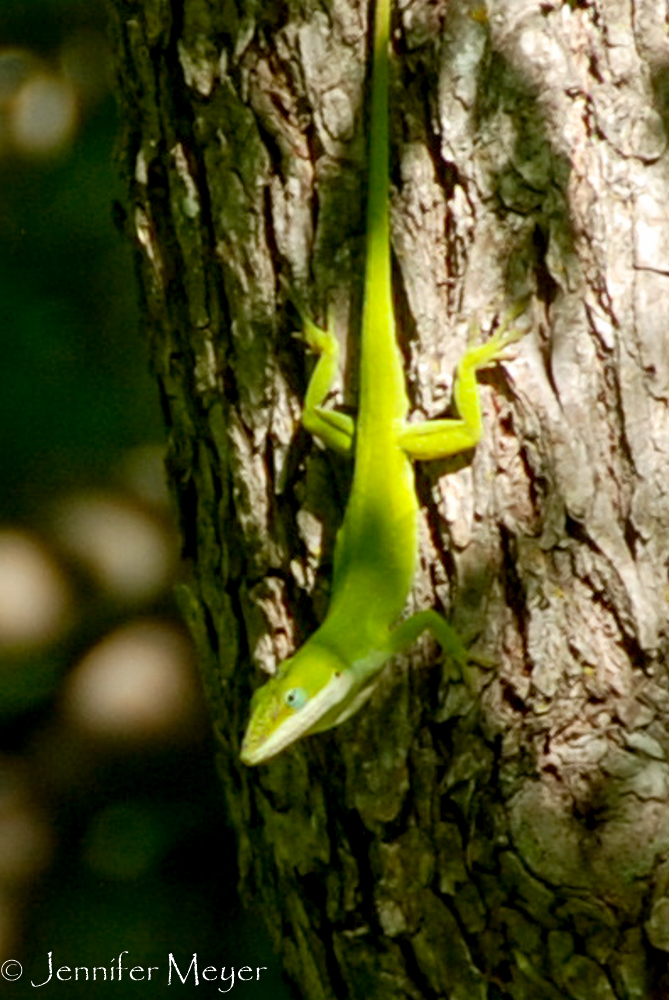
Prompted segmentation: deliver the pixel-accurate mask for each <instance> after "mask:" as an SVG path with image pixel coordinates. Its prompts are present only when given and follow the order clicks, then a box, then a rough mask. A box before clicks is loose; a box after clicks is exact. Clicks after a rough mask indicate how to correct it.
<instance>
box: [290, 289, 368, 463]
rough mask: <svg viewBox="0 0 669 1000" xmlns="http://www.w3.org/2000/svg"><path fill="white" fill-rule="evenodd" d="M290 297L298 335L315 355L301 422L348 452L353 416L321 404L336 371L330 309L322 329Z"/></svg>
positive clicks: (336, 347) (325, 441)
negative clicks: (299, 326) (297, 317)
mask: <svg viewBox="0 0 669 1000" xmlns="http://www.w3.org/2000/svg"><path fill="white" fill-rule="evenodd" d="M292 298H293V302H294V304H295V307H296V309H297V311H298V313H299V314H300V319H301V320H302V339H303V340H304V341H305V342H306V344H307V346H308V347H309V348H310V349H311V350H312V351H313V352H314V353H315V354H316V355H317V356H318V360H317V361H316V367H315V368H314V370H313V372H312V375H311V378H310V380H309V385H308V386H307V392H306V395H305V398H304V409H303V411H302V424H303V426H304V427H306V429H307V430H308V431H309V433H310V434H314V435H316V437H319V438H320V439H321V441H322V442H323V444H325V445H327V447H328V448H332V450H333V451H337V452H340V453H341V454H343V455H352V454H353V435H354V431H355V425H354V421H353V418H352V417H351V416H349V415H348V414H347V413H338V412H337V411H336V410H330V409H327V408H326V407H325V406H324V403H325V400H326V398H327V396H328V395H329V393H330V391H331V390H332V385H333V383H334V380H335V376H336V374H337V361H338V357H339V344H338V342H337V338H336V336H335V334H334V330H333V326H334V323H333V317H332V312H331V310H329V311H328V322H327V327H326V329H323V328H322V327H320V326H317V325H316V323H314V321H313V320H312V319H310V317H309V316H308V315H307V314H306V312H305V311H304V309H303V308H302V306H301V305H300V303H299V302H298V301H297V300H296V299H295V296H292Z"/></svg>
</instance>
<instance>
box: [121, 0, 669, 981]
mask: <svg viewBox="0 0 669 1000" xmlns="http://www.w3.org/2000/svg"><path fill="white" fill-rule="evenodd" d="M401 8H402V9H401V10H400V9H399V6H398V9H396V10H395V12H394V18H395V28H396V31H395V47H396V56H395V58H394V59H393V66H392V78H393V86H392V97H391V100H392V110H391V121H392V123H391V132H392V148H393V154H392V157H393V165H392V181H393V207H392V224H393V251H394V257H395V263H396V274H395V279H396V280H395V285H396V312H397V316H398V320H399V324H398V325H399V329H400V339H401V346H402V349H403V351H404V354H405V357H406V369H407V379H408V385H409V391H410V395H411V398H412V400H413V403H414V406H415V409H416V410H418V411H420V412H422V413H424V414H426V415H427V416H435V415H437V414H439V413H440V412H443V410H444V406H445V401H446V400H447V398H448V395H449V391H450V376H451V373H452V371H453V368H454V365H455V363H456V361H457V359H458V357H459V356H460V354H461V353H462V351H463V348H464V345H465V340H466V337H467V327H468V325H469V323H470V321H471V320H472V319H476V320H478V321H480V322H481V323H482V325H483V327H484V328H489V327H490V325H491V323H492V321H493V320H494V317H495V316H496V315H498V314H501V313H503V312H504V311H505V310H507V309H509V308H510V307H513V305H514V304H515V303H516V302H517V301H518V300H520V299H522V298H524V297H525V296H526V295H528V294H530V296H531V306H530V307H529V315H530V316H531V317H532V329H531V332H530V333H529V334H528V335H527V336H526V337H525V338H524V340H523V341H522V342H521V343H520V344H519V345H518V348H517V352H516V354H517V357H516V359H515V360H512V361H510V362H505V363H504V364H503V365H502V366H500V367H499V368H498V369H496V370H494V371H492V372H490V373H487V374H486V375H484V376H483V382H484V387H483V396H484V411H485V413H484V417H485V434H484V439H483V441H482V443H481V444H480V446H479V447H478V448H477V450H476V452H475V454H474V455H472V456H465V457H463V458H461V459H459V460H457V461H454V462H452V463H442V464H440V465H438V466H435V465H421V466H419V467H418V468H417V485H418V489H419V494H420V497H421V501H422V504H423V523H422V528H421V530H422V547H421V560H420V571H419V573H418V577H417V580H416V586H415V590H414V594H413V597H412V604H413V605H414V606H415V607H429V606H436V607H438V608H442V609H444V610H445V611H446V613H447V614H448V615H449V616H450V617H451V619H452V620H453V622H454V623H455V625H456V626H457V627H458V629H459V630H460V632H461V634H463V635H464V636H465V637H467V638H468V639H469V640H471V641H475V647H474V648H475V650H476V653H477V654H483V655H484V656H488V657H489V658H492V659H493V660H494V664H495V666H494V669H487V670H486V669H481V670H479V671H477V677H478V687H479V689H480V690H479V692H478V694H477V696H475V697H473V696H472V695H471V693H470V692H469V691H468V690H467V689H466V688H465V687H464V686H463V685H462V684H460V683H457V682H452V683H449V679H448V669H447V668H446V667H444V666H442V665H441V656H440V654H439V652H438V651H437V650H436V649H435V648H434V647H433V646H431V645H430V644H429V643H428V642H426V643H424V644H423V645H422V646H421V647H420V648H419V649H417V650H414V651H413V653H412V655H411V656H410V657H405V658H402V659H399V660H397V661H396V662H394V663H393V664H392V665H391V666H390V667H389V668H387V669H386V671H385V674H384V675H383V679H382V682H381V684H380V685H379V687H378V689H377V692H376V693H375V695H374V697H373V698H372V700H371V702H370V703H369V704H368V706H366V707H365V708H364V709H363V710H362V711H361V712H360V714H359V715H357V716H355V717H354V718H353V719H352V720H351V721H349V722H347V723H346V724H345V725H344V726H342V727H341V728H340V729H337V730H334V731H333V732H331V733H327V734H324V735H321V736H316V737H312V738H311V739H309V740H306V741H303V742H302V743H301V744H299V745H298V746H297V747H295V748H294V749H292V750H290V751H289V752H287V753H286V754H285V755H283V756H282V757H280V758H278V759H277V760H276V762H275V763H273V764H271V765H269V766H266V767H261V768H259V769H257V770H249V769H245V768H243V767H242V766H241V765H240V763H239V746H240V740H241V736H242V732H243V729H244V726H245V723H246V720H247V715H248V704H249V699H250V695H251V692H252V689H253V688H255V686H256V685H257V684H259V683H261V681H262V680H263V677H264V675H263V673H262V671H269V672H271V671H272V670H273V669H274V668H275V666H276V664H277V663H278V662H279V661H280V660H282V659H283V658H284V657H285V656H286V654H287V653H289V652H290V651H291V650H292V649H293V648H294V647H295V645H297V644H300V643H301V642H302V641H303V640H304V639H305V637H306V636H307V635H308V634H309V633H310V631H311V630H313V628H314V626H315V624H316V622H317V621H319V620H320V619H321V618H322V616H323V614H324V610H325V607H326V603H327V592H328V586H329V580H330V572H331V556H332V548H333V543H334V537H335V533H336V529H337V525H338V523H339V521H340V519H341V514H342V508H343V505H344V503H345V499H346V490H347V483H348V477H349V475H350V473H349V469H348V467H347V463H346V462H344V461H343V460H341V459H338V458H334V457H332V456H330V455H329V454H328V453H326V452H324V451H323V450H322V449H320V448H319V446H318V445H316V444H315V443H314V442H313V441H311V440H310V439H309V438H308V436H307V435H306V434H305V433H304V432H303V431H301V430H300V424H299V415H300V404H301V399H302V397H303V392H304V387H305V384H306V372H307V371H308V369H309V366H310V364H311V363H312V362H311V361H310V359H308V358H306V357H305V351H304V347H303V344H302V343H300V342H299V341H298V340H296V339H294V338H292V337H291V333H292V331H293V330H294V329H295V326H296V325H297V324H296V316H295V314H294V312H293V310H292V308H291V306H290V305H289V304H288V303H287V301H286V299H287V297H286V295H285V294H284V292H283V289H282V286H281V284H280V282H279V278H280V276H284V277H285V278H287V279H288V281H289V283H290V284H291V285H292V286H293V287H294V288H296V289H297V291H298V293H299V295H300V296H301V297H302V298H303V299H305V300H307V302H308V307H309V309H310V310H311V312H312V314H313V315H314V317H315V318H316V319H318V320H320V319H322V318H323V315H324V312H325V309H326V307H327V305H328V304H329V303H334V307H335V313H336V319H337V325H338V330H339V331H340V332H341V337H342V343H343V346H344V348H345V354H346V357H347V363H346V364H345V365H344V366H343V371H342V381H341V386H342V389H341V392H340V396H339V399H338V402H339V403H343V404H345V405H349V404H350V405H353V406H354V405H355V390H356V369H355V359H356V351H357V343H356V338H357V336H358V330H359V316H360V304H361V291H362V289H361V274H362V262H363V258H364V224H363V209H364V197H365V177H366V171H365V157H366V151H365V140H364V137H365V131H366V130H365V111H364V109H365V106H366V105H365V99H366V92H365V79H366V67H367V39H368V26H369V25H368V19H369V14H370V11H369V9H368V5H367V3H366V2H363V0H329V2H327V3H325V2H321V3H316V2H310V3H303V4H298V3H288V4H279V3H273V2H271V0H264V2H262V3H260V2H254V0H238V3H236V4H235V3H232V2H229V0H219V2H213V0H212V2H210V3H203V2H201V0H182V2H181V3H176V0H172V3H171V6H170V3H169V2H168V0H144V2H143V3H142V4H137V3H128V2H127V0H110V11H111V24H112V35H113V43H114V48H115V52H114V57H115V61H116V73H117V80H118V94H119V100H120V106H121V112H122V140H121V145H120V159H121V168H122V170H123V172H124V175H125V177H126V178H127V181H128V195H129V198H128V201H129V205H130V206H131V209H130V212H129V226H128V228H129V229H130V230H131V232H132V234H133V236H134V239H135V242H136V246H137V262H138V275H139V284H140V293H141V296H142V298H143V301H144V305H145V316H146V324H147V328H148V330H149V335H150V337H151V341H152V344H153V359H154V366H155V371H156V375H157V377H158V379H159V381H160V385H161V387H162V392H163V398H164V403H165V413H166V419H167V422H168V426H169V433H170V437H169V452H168V467H169V474H170V478H171V482H172V487H173V490H174V493H175V496H176V498H177V500H178V506H179V511H180V516H181V524H182V530H183V539H184V551H185V556H186V558H187V559H188V560H189V561H190V563H191V564H192V574H191V577H190V580H189V582H188V583H187V584H184V585H183V586H182V588H181V598H182V605H183V608H184V611H185V614H186V617H187V619H188V621H189V624H190V627H191V629H192V632H193V636H194V638H195V641H196V644H197V648H198V652H199V658H200V662H201V665H202V673H203V679H204V685H205V688H206V692H207V695H208V698H209V702H210V705H211V712H212V716H213V720H214V726H215V731H216V733H217V736H218V739H219V741H220V754H219V761H220V773H221V779H222V783H223V787H224V791H225V796H226V801H227V807H228V814H229V818H230V822H231V823H232V824H233V826H234V827H235V829H236V831H237V834H238V841H239V863H240V870H241V882H242V888H243V893H244V894H245V895H246V897H247V898H255V899H256V900H258V901H260V905H261V908H262V911H263V913H264V916H265V917H266V919H267V921H268V924H269V926H270V929H271V930H272V932H273V935H274V937H275V939H276V941H277V943H278V944H279V946H280V948H281V951H282V954H283V956H284V959H285V964H286V969H287V970H288V972H289V975H290V976H291V977H292V978H293V980H295V981H296V982H297V984H298V985H299V988H300V990H301V991H302V994H303V995H304V996H305V997H308V998H310V1000H311V998H330V997H341V998H343V997H351V998H361V1000H362V998H364V1000H372V998H374V997H383V998H384V1000H392V998H400V997H401V998H406V997H417V998H420V997H448V998H451V1000H483V998H493V997H497V998H500V997H514V998H530V997H532V998H537V1000H547V998H548V1000H550V998H558V997H564V996H569V997H574V998H576V1000H581V998H582V1000H609V998H614V997H617V998H625V1000H640V998H644V1000H645V998H651V997H658V998H659V997H660V996H666V993H667V990H668V989H669V980H668V977H667V952H668V951H669V803H668V799H669V765H668V763H667V748H668V747H669V739H668V735H667V713H668V712H669V683H668V679H667V638H668V630H667V610H668V608H669V582H668V579H667V566H668V559H667V552H668V551H669V490H668V487H667V483H668V482H669V474H668V470H669V454H668V453H669V411H668V407H667V401H668V399H669V334H668V333H667V331H668V330H669V307H668V305H667V303H669V156H668V153H667V136H666V129H667V125H668V124H669V85H668V83H667V81H668V70H667V67H668V66H669V41H668V36H667V30H666V20H665V19H666V10H665V5H664V3H663V2H662V0H630V2H624V0H590V2H584V3H572V4H566V3H560V2H558V0H549V2H546V3H539V2H538V0H526V2H525V0H489V4H488V10H487V13H486V9H485V8H484V7H483V6H481V5H475V4H473V3H466V2H460V0H450V2H448V3H446V2H441V0H438V2H434V0H433V2H429V3H428V2H427V0H416V2H415V3H413V4H404V3H403V4H402V5H401ZM363 613H364V608H361V614H363Z"/></svg>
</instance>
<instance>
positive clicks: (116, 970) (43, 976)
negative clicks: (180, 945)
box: [0, 951, 267, 993]
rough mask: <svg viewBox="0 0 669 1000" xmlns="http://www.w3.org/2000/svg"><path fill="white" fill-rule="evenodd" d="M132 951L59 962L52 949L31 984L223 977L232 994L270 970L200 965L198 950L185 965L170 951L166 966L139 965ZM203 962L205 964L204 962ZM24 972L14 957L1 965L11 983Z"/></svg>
mask: <svg viewBox="0 0 669 1000" xmlns="http://www.w3.org/2000/svg"><path fill="white" fill-rule="evenodd" d="M128 954H129V952H127V951H122V952H121V954H120V955H119V956H118V958H117V959H114V960H113V961H112V962H110V963H109V965H93V966H88V965H76V966H69V965H57V964H56V962H55V961H54V957H53V952H52V951H50V952H49V954H48V955H47V957H46V962H45V965H44V968H43V969H42V970H41V973H38V974H36V975H34V976H33V978H32V979H31V980H30V985H31V986H34V987H36V988H39V987H41V986H48V985H49V984H50V983H53V982H56V981H58V982H61V983H67V982H88V981H90V982H96V983H120V982H121V981H122V980H124V979H126V980H127V979H131V980H132V981H133V982H136V983H139V982H151V983H163V984H166V985H167V986H171V985H172V984H173V983H174V984H175V985H178V984H179V983H182V984H186V983H189V984H190V985H191V986H199V985H200V983H201V982H203V983H213V982H216V981H217V980H220V982H221V985H220V986H219V987H218V991H219V993H229V992H230V990H231V989H232V987H233V986H234V985H235V983H236V982H241V983H250V982H257V981H258V980H259V979H260V973H261V972H264V971H265V970H266V969H267V966H266V965H256V966H253V967H251V966H250V965H242V966H241V967H240V968H238V969H235V968H234V966H232V965H224V966H222V967H221V966H216V965H206V966H204V967H203V968H200V964H201V963H200V962H199V961H198V957H197V953H194V954H193V957H192V959H191V960H190V964H189V965H187V964H186V962H184V961H182V962H181V966H179V965H178V964H177V961H176V959H175V957H174V955H173V954H172V952H170V954H169V956H168V958H167V962H166V963H165V964H164V965H163V966H160V965H135V966H133V965H132V964H131V963H130V960H129V959H124V957H123V956H124V955H128ZM202 964H203V963H202ZM22 975H23V967H22V965H21V963H20V962H17V961H16V959H14V958H8V959H7V961H5V962H3V963H2V965H1V966H0V977H1V978H2V979H5V980H8V981H10V982H15V981H16V980H17V979H20V978H21V977H22Z"/></svg>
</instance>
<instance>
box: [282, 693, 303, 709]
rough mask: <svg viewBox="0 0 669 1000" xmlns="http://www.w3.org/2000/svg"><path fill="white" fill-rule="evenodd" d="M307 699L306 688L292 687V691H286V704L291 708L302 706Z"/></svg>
mask: <svg viewBox="0 0 669 1000" xmlns="http://www.w3.org/2000/svg"><path fill="white" fill-rule="evenodd" d="M306 700H307V692H306V691H305V690H304V688H291V689H290V691H286V705H288V707H289V708H294V709H295V710H297V709H298V708H302V706H303V705H304V703H305V702H306Z"/></svg>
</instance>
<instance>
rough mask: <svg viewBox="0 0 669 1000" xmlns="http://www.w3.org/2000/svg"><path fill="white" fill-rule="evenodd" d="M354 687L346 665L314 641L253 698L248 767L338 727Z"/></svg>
mask: <svg viewBox="0 0 669 1000" xmlns="http://www.w3.org/2000/svg"><path fill="white" fill-rule="evenodd" d="M353 686H354V683H353V678H352V674H351V671H350V670H348V669H347V666H346V664H345V663H344V662H343V661H342V660H341V659H340V658H339V657H338V656H337V655H336V654H335V653H333V652H332V650H330V649H327V648H326V647H324V646H323V645H321V644H320V643H319V642H318V641H317V640H316V641H314V637H312V638H311V639H309V640H308V641H307V642H306V643H305V644H304V646H302V648H301V649H299V650H298V652H297V653H296V654H295V655H294V656H291V657H290V658H289V659H287V660H285V661H284V662H283V663H282V664H281V667H280V668H279V671H278V673H277V674H276V675H275V676H274V677H272V678H271V679H270V680H269V681H267V683H266V684H264V685H263V686H262V687H261V688H259V689H258V690H257V691H256V692H255V694H254V695H253V698H252V699H251V719H250V721H249V724H248V726H247V729H246V733H245V735H244V740H243V742H242V750H241V759H242V762H243V763H244V764H262V763H264V762H265V761H267V760H270V758H272V757H274V756H275V755H276V754H278V753H280V752H281V751H282V750H285V748H286V747H288V746H290V744H291V743H294V742H295V740H297V739H299V738H300V737H301V736H306V735H307V734H308V733H311V732H316V731H319V730H321V729H328V728H329V727H330V726H331V725H334V724H335V722H336V721H338V719H339V717H340V716H341V712H342V707H343V706H344V705H345V704H346V702H347V701H348V699H349V696H350V693H351V689H352V687H353ZM330 719H332V721H330Z"/></svg>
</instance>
